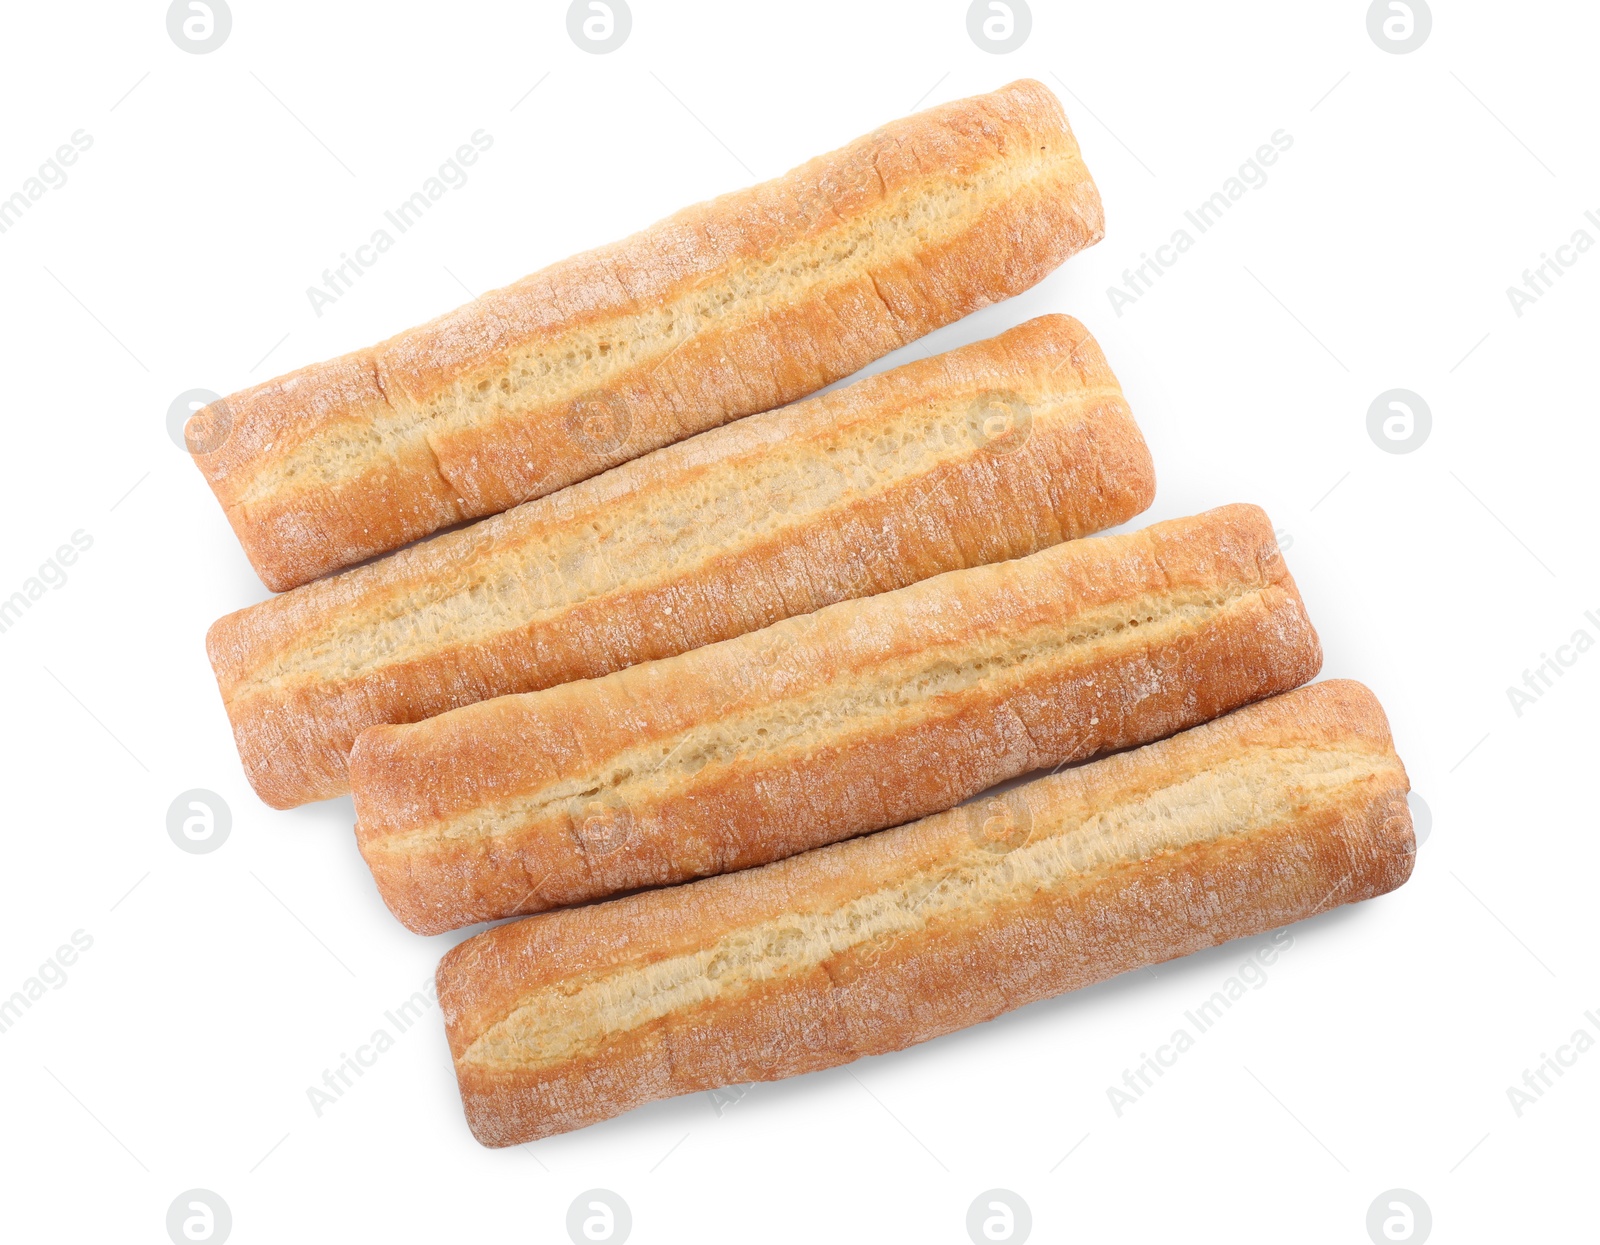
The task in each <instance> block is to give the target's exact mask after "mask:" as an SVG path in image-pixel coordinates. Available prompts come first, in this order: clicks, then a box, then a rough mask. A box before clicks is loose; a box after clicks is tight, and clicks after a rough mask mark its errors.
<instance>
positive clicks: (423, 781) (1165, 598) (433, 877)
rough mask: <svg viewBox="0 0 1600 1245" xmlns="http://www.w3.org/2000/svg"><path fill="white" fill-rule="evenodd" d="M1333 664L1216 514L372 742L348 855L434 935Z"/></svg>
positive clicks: (790, 834) (1117, 743)
mask: <svg viewBox="0 0 1600 1245" xmlns="http://www.w3.org/2000/svg"><path fill="white" fill-rule="evenodd" d="M1321 660H1322V653H1321V649H1320V647H1319V646H1318V643H1317V636H1316V633H1315V632H1314V631H1313V630H1312V628H1311V624H1310V622H1309V621H1308V619H1307V618H1306V614H1305V608H1304V606H1303V605H1302V603H1301V601H1300V596H1299V593H1298V592H1297V591H1296V590H1295V586H1294V581H1293V580H1292V579H1291V578H1290V576H1289V572H1288V570H1287V569H1286V568H1285V566H1284V563H1283V559H1282V558H1281V557H1280V556H1279V554H1278V547H1277V543H1276V541H1275V540H1274V538H1273V535H1272V525H1271V523H1270V522H1268V520H1267V516H1266V515H1265V514H1264V513H1263V512H1262V511H1261V510H1259V509H1257V508H1256V507H1254V506H1228V507H1224V508H1223V509H1220V510H1213V511H1210V512H1209V513H1207V514H1204V515H1200V516H1198V517H1196V518H1190V519H1176V520H1173V521H1171V522H1167V523H1157V524H1155V525H1154V526H1153V527H1148V528H1146V529H1144V530H1143V531H1141V532H1136V533H1133V534H1132V535H1127V536H1107V537H1099V538H1096V539H1092V540H1077V541H1069V542H1067V543H1066V544H1062V545H1057V546H1055V547H1054V548H1051V549H1047V550H1044V551H1042V552H1040V553H1036V554H1033V555H1032V556H1031V557H1026V558H1020V559H1018V560H1016V561H1012V562H1002V563H998V564H996V565H992V566H982V567H974V568H972V569H969V570H961V571H951V572H949V573H948V574H944V575H940V576H938V577H936V578H934V579H929V580H925V581H923V582H922V583H919V584H914V585H912V586H910V587H908V588H902V589H900V590H898V591H896V592H888V593H884V594H883V595H881V596H875V597H868V598H865V599H863V600H855V601H845V602H841V603H840V604H838V605H833V606H829V607H828V608H826V609H823V610H819V611H818V612H817V613H815V614H808V615H805V616H803V617H800V618H792V619H788V620H787V621H784V622H780V623H776V624H774V625H773V626H771V627H766V628H763V629H762V630H760V631H753V632H750V633H748V634H746V635H743V636H740V637H738V638H736V639H732V640H727V641H724V642H723V643H721V644H714V645H710V646H708V647H706V648H699V649H694V650H692V651H690V652H687V653H684V654H682V655H680V656H677V657H670V658H666V659H664V660H662V661H654V662H647V663H645V664H643V665H638V666H633V667H631V668H629V669H626V670H620V671H618V672H616V673H615V674H611V675H607V676H606V677H605V678H601V679H595V680H585V681H581V682H577V683H567V684H563V685H562V686H559V687H552V688H548V689H546V690H544V691H540V692H532V693H528V694H525V695H521V696H504V697H500V698H498V699H495V700H486V701H482V702H480V703H478V704H475V705H469V706H468V707H466V708H464V709H457V710H455V711H453V712H451V713H446V714H443V715H441V716H439V717H435V718H430V719H428V720H427V721H425V722H418V723H415V724H414V725H409V726H379V727H374V728H372V729H371V730H368V731H364V732H363V733H362V734H361V736H360V737H359V738H358V739H357V740H356V746H355V750H354V751H353V752H352V753H351V757H350V780H351V786H352V789H353V790H354V792H355V807H356V817H357V825H356V834H357V839H358V841H359V843H360V845H361V851H362V854H363V855H364V856H365V857H366V860H367V863H368V864H369V865H370V866H371V867H372V873H373V876H374V878H376V879H377V883H378V889H379V891H380V892H381V893H382V895H383V898H384V902H386V903H387V904H388V905H389V907H390V909H392V910H393V912H394V913H395V915H396V916H398V917H399V918H400V920H401V921H403V922H404V923H405V924H406V925H407V926H408V927H409V928H410V929H413V930H415V931H417V932H418V933H424V934H436V933H441V932H443V931H444V930H449V929H457V928H460V927H461V926H463V925H471V924H473V923H474V922H477V921H488V920H495V919H497V918H500V917H507V916H516V915H519V914H522V913H527V912H538V911H542V910H544V909H546V908H552V907H558V906H561V905H564V904H571V903H579V902H582V901H584V900H589V899H594V898H598V897H600V896H604V895H608V894H614V893H616V892H618V891H622V890H632V889H634V888H637V887H641V886H657V885H662V884H664V883H671V882H681V881H684V880H685V879H688V878H693V877H703V876H705V875H707V874H713V873H727V872H731V871H732V870H735V869H743V868H747V867H749V866H751V865H758V864H765V863H766V862H768V861H771V860H777V859H779V858H781V857H784V856H790V855H793V854H795V853H796V852H800V851H803V850H805V849H807V848H811V847H817V846H820V845H821V844H824V843H832V842H836V841H838V840H839V839H843V838H848V837H850V836H851V835H855V834H860V833H862V832H863V831H868V830H879V829H882V828H883V827H884V826H893V825H898V824H900V823H901V822H904V821H910V820H911V819H913V818H915V817H921V816H925V815H926V814H928V813H934V812H938V811H940V810H942V809H946V808H949V807H951V806H952V805H954V804H958V803H960V802H961V801H962V800H964V799H966V798H967V797H968V796H970V795H974V794H976V793H977V792H979V791H983V790H985V789H987V788H989V787H992V786H994V785H995V784H996V783H999V782H1002V781H1004V780H1006V779H1008V778H1014V777H1017V776H1018V775H1021V774H1026V773H1029V772H1031V771H1033V770H1038V769H1044V768H1048V767H1051V766H1059V765H1063V764H1065V763H1067V762H1070V761H1079V760H1083V759H1085V758H1086V757H1089V756H1093V755H1095V754H1098V753H1103V752H1109V751H1113V750H1115V749H1119V748H1127V747H1131V746H1133V745H1135V744H1142V743H1148V742H1149V741H1151V740H1153V739H1160V738H1163V737H1164V736H1167V735H1170V734H1172V733H1173V732H1174V731H1178V730H1182V729H1184V728H1186V727H1190V726H1195V725H1197V724H1199V723H1201V722H1204V721H1207V720H1209V719H1211V718H1214V717H1216V716H1217V715H1218V714H1220V713H1225V712H1227V711H1228V710H1230V709H1236V708H1238V707H1239V706H1240V705H1243V704H1247V703H1249V702H1250V701H1253V700H1259V699H1260V698H1262V697H1264V696H1270V695H1273V694H1275V693H1277V692H1282V691H1286V690H1288V689H1289V688H1291V687H1296V686H1298V685H1299V684H1301V683H1304V682H1305V681H1306V680H1308V679H1310V678H1312V677H1313V676H1314V675H1315V674H1316V673H1317V669H1318V667H1319V666H1320V664H1321Z"/></svg>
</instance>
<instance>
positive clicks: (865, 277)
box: [187, 81, 1104, 589]
mask: <svg viewBox="0 0 1600 1245" xmlns="http://www.w3.org/2000/svg"><path fill="white" fill-rule="evenodd" d="M1103 233H1104V222H1103V217H1102V213H1101V206H1100V197H1099V194H1098V192H1097V191H1096V190H1095V186H1094V182H1093V181H1092V180H1091V179H1090V177H1089V173H1088V170H1087V169H1085V168H1084V165H1083V160H1082V158H1081V157H1080V156H1079V153H1078V145H1077V143H1076V142H1075V141H1074V139H1073V136H1072V131H1071V129H1070V128H1069V127H1068V125H1067V119H1066V117H1065V116H1064V115H1063V113H1062V111H1061V106H1060V104H1059V103H1058V102H1057V101H1056V98H1055V96H1053V95H1052V94H1051V93H1050V91H1049V90H1047V89H1046V88H1045V87H1044V86H1043V85H1041V84H1040V83H1038V82H1030V81H1022V82H1014V83H1012V84H1011V85H1010V86H1007V87H1004V88H1002V89H1001V90H998V91H995V92H994V93H993V94H990V95H980V96H977V97H975V98H972V99H965V100H959V101H957V102H955V103H951V104H943V105H940V106H939V107H937V108H931V109H929V110H928V111H926V112H921V113H918V114H917V115H915V116H913V117H908V118H905V119H903V120H900V121H895V122H892V123H890V124H889V125H885V126H883V127H881V128H880V129H878V130H875V131H873V132H872V133H871V134H869V135H867V136H866V137H865V138H861V139H858V140H857V141H855V142H853V143H851V144H850V145H849V146H847V147H844V148H841V149H840V150H838V151H835V152H833V153H831V154H830V155H826V156H822V157H819V158H818V159H815V160H812V161H810V162H809V163H807V164H803V165H801V166H800V167H799V168H797V169H795V170H793V171H792V172H790V173H788V174H786V175H785V176H783V177H780V178H778V179H776V180H774V181H770V182H765V183H762V184H761V185H759V186H754V187H751V188H750V189H748V190H743V191H739V192H737V193H735V194H729V195H724V196H722V197H721V198H719V199H714V200H712V201H710V202H709V203H703V204H700V205H698V206H696V207H692V208H689V209H687V210H686V211H683V212H680V213H678V214H677V215H675V216H671V217H668V218H667V219H666V220H664V221H661V222H660V223H658V224H656V225H654V226H652V227H650V228H649V229H646V230H644V231H643V232H642V233H638V234H635V235H633V236H632V237H630V238H628V239H626V240H624V241H622V242H619V243H616V244H615V245H612V246H608V247H602V248H600V249H599V250H595V251H590V252H587V253H585V254H582V255H578V256H575V257H574V258H572V259H569V260H566V261H564V262H562V263H558V264H555V265H553V266H552V267H549V268H546V269H544V270H543V271H542V272H538V273H535V274H534V275H532V276H529V277H526V278H524V279H523V280H521V281H518V282H517V283H516V284H514V285H510V286H507V287H506V288H505V289H502V290H496V291H494V292H493V293H490V294H486V295H484V296H483V297H482V298H479V299H477V300H476V301H475V302H472V303H469V304H468V305H467V306H465V307H462V308H460V309H459V310H457V311H454V312H452V313H450V314H449V315H446V316H444V317H442V318H440V319H438V320H435V321H433V322H432V323H430V324H425V325H423V326H421V327H420V328H416V329H412V330H410V331H408V332H405V333H401V334H400V335H399V336H397V337H393V338H391V339H390V340H389V341H387V342H384V343H382V344H381V345H378V346H375V347H372V348H370V349H365V350H358V351H356V352H355V353H353V354H348V355H344V356H342V357H341V358H337V359H332V360H330V361H328V362H326V363H319V364H314V365H312V366H310V367H306V368H302V369H300V370H299V371H297V372H293V373H290V374H289V375H287V376H282V377H279V378H278V379H276V380H272V381H268V382H267V383H265V384H262V385H257V386H255V387H254V388H251V389H246V390H244V391H242V392H240V393H236V394H233V395H232V396H230V397H228V398H225V399H223V400H221V401H219V402H216V403H213V404H212V405H211V406H209V407H207V408H205V409H204V410H202V411H200V412H199V413H198V414H197V415H196V416H195V417H194V419H193V420H191V421H190V425H189V428H188V430H187V436H188V442H189V446H190V448H191V451H193V452H194V458H195V461H196V463H197V464H198V465H199V467H200V470H201V471H202V472H203V473H204V474H205V477H206V480H207V481H208V482H209V483H210V485H211V488H212V490H213V491H214V492H215V493H216V496H217V500H218V501H220V502H221V503H222V506H223V509H224V510H225V511H226V512H227V516H228V519H229V522H231V523H232V525H233V529H234V531H235V533H236V534H237V535H238V537H239V541H240V543H241V544H242V545H243V546H244V550H245V553H246V555H247V556H248V557H249V559H250V561H251V563H252V564H253V565H254V566H255V568H256V571H257V573H258V574H260V576H261V578H262V580H263V581H264V582H265V583H266V584H267V585H268V586H269V587H271V588H273V589H284V588H292V587H294V586H295V585H296V584H302V583H305V582H306V581H308V580H310V579H312V578H314V577H315V576H318V575H321V574H324V573H325V572H327V571H330V570H335V569H337V568H339V567H341V566H349V565H351V564H353V563H355V562H359V561H361V560H363V559H365V558H369V557H371V556H372V555H374V554H377V553H383V552H385V551H387V550H390V549H396V548H399V547H400V546H401V545H404V544H406V543H407V542H409V541H413V540H416V539H417V538H418V537H421V536H425V535H427V534H428V533H429V532H434V531H437V530H439V529H440V528H442V527H446V526H448V525H450V524H453V523H459V522H460V521H461V520H463V519H470V518H476V517H478V516H481V515H487V514H493V513H496V512H498V511H501V510H504V509H506V508H507V507H509V506H513V505H516V504H517V503H519V502H523V501H527V500H528V499H530V498H534V497H541V496H543V495H544V494H546V493H549V492H552V491H554V490H555V489H558V488H561V487H563V486H564V485H567V484H571V483H573V482H574V481H576V480H582V479H585V478H586V477H588V476H592V475H594V474H595V473H596V472H599V471H601V470H603V469H605V468H607V467H610V466H613V465H615V464H616V463H620V462H624V461H626V460H627V459H630V458H635V457H637V456H638V455H640V454H643V453H645V452H646V451H648V450H652V449H655V448H657V447H658V446H662V445H666V444H668V443H669V442H672V441H677V440H680V439H681V438H683V437H686V436H689V435H690V434H691V433H695V432H700V431H703V430H704V429H707V428H712V427H715V426H716V425H718V424H721V423H724V422H725V421H727V420H729V419H733V418H735V417H737V416H741V415H748V414H750V413H751V412H753V411H764V410H769V409H771V408H772V407H775V406H778V405H780V404H782V403H785V402H790V401H793V400H794V399H796V398H799V397H802V396H804V395H805V394H808V393H811V392H813V391H814V390H816V389H819V388H821V387H822V386H824V385H827V384H829V383H830V382H832V381H835V380H837V379H839V378H840V377H841V376H848V375H849V374H850V373H851V372H854V371H856V370H857V369H858V368H860V367H862V366H863V365H864V364H866V363H869V362H871V361H872V360H873V359H876V358H879V357H881V356H882V355H885V354H887V353H888V352H889V351H891V350H894V349H895V348H897V347H899V346H903V345H904V344H905V343H907V342H909V341H912V340H913V339H915V338H917V337H920V336H922V335H923V334H924V333H927V332H929V331H930V330H932V329H935V328H938V327H939V326H940V325H944V324H949V323H951V322H952V321H955V320H958V319H960V318H961V317H962V316H964V315H966V314H967V313H969V312H971V311H975V310H976V309H978V308H979V307H983V306H986V305H987V304H989V303H992V302H996V301H998V300H1000V299H1003V298H1008V297H1010V296H1011V295H1013V294H1018V293H1020V292H1022V291H1023V290H1025V289H1027V288H1028V287H1029V286H1031V285H1033V284H1035V283H1036V282H1038V281H1039V280H1040V279H1042V278H1043V277H1044V276H1045V275H1047V274H1048V273H1049V272H1050V271H1051V270H1053V269H1054V268H1055V267H1056V266H1057V265H1059V264H1060V263H1061V262H1062V261H1063V260H1065V259H1066V258H1067V257H1068V256H1070V255H1072V254H1073V253H1074V252H1076V251H1079V250H1081V249H1083V248H1084V247H1086V246H1089V245H1090V244H1092V243H1094V242H1097V241H1099V239H1100V238H1101V236H1102V235H1103Z"/></svg>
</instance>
